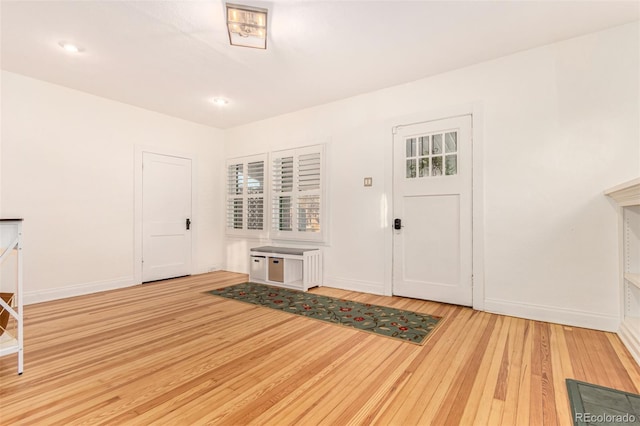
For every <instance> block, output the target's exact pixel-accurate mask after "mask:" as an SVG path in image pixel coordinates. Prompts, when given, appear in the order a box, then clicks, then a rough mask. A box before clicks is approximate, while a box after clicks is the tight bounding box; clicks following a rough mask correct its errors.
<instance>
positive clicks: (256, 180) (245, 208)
mask: <svg viewBox="0 0 640 426" xmlns="http://www.w3.org/2000/svg"><path fill="white" fill-rule="evenodd" d="M265 164H266V154H262V155H256V156H251V157H243V158H236V159H233V160H229V161H228V162H227V233H231V234H237V235H245V234H246V235H252V234H256V233H264V231H266V226H265V221H266V209H265V185H266V180H265Z"/></svg>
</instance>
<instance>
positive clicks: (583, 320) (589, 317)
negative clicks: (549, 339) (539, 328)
mask: <svg viewBox="0 0 640 426" xmlns="http://www.w3.org/2000/svg"><path fill="white" fill-rule="evenodd" d="M484 309H485V311H487V312H493V313H495V314H502V315H509V316H513V317H519V318H525V319H532V320H536V321H545V322H553V323H556V324H564V325H570V326H573V327H584V328H591V329H594V330H602V331H612V332H616V331H618V327H619V326H620V319H619V318H618V317H617V316H614V315H603V314H599V313H595V312H588V311H579V310H575V309H566V308H559V307H556V306H545V305H533V304H529V303H516V302H511V301H508V300H499V299H485V301H484Z"/></svg>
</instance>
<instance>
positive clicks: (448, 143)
mask: <svg viewBox="0 0 640 426" xmlns="http://www.w3.org/2000/svg"><path fill="white" fill-rule="evenodd" d="M444 140H445V149H446V150H447V152H456V151H457V150H458V132H449V133H445V135H444Z"/></svg>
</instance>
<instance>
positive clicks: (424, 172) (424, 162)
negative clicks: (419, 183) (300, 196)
mask: <svg viewBox="0 0 640 426" xmlns="http://www.w3.org/2000/svg"><path fill="white" fill-rule="evenodd" d="M419 166H420V167H419V169H418V175H419V176H420V177H425V176H429V158H421V159H420V162H419Z"/></svg>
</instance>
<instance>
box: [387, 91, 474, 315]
mask: <svg viewBox="0 0 640 426" xmlns="http://www.w3.org/2000/svg"><path fill="white" fill-rule="evenodd" d="M462 115H471V137H472V143H471V145H472V167H473V177H472V179H473V183H472V226H471V227H472V251H473V253H472V271H473V290H472V291H473V309H476V310H480V311H482V310H484V167H483V163H484V161H483V158H484V146H483V133H484V131H483V127H482V124H483V121H484V120H483V107H482V104H481V103H479V102H478V103H473V104H470V105H462V106H458V107H452V108H448V109H443V110H439V111H432V112H425V113H421V114H413V115H411V116H407V117H401V118H398V119H395V120H393V121H390V122H389V127H390V132H389V145H388V147H387V153H388V155H387V158H388V160H387V161H386V162H385V189H384V192H385V194H387V195H386V205H387V206H388V208H387V209H386V223H387V225H386V228H385V268H384V269H385V273H384V275H385V279H384V294H385V295H387V296H391V295H392V294H393V223H392V222H393V211H394V208H393V140H394V138H393V136H394V132H395V130H396V129H397V128H399V127H403V126H408V125H411V124H417V123H423V122H428V121H436V120H441V119H445V118H452V117H458V116H462Z"/></svg>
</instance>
